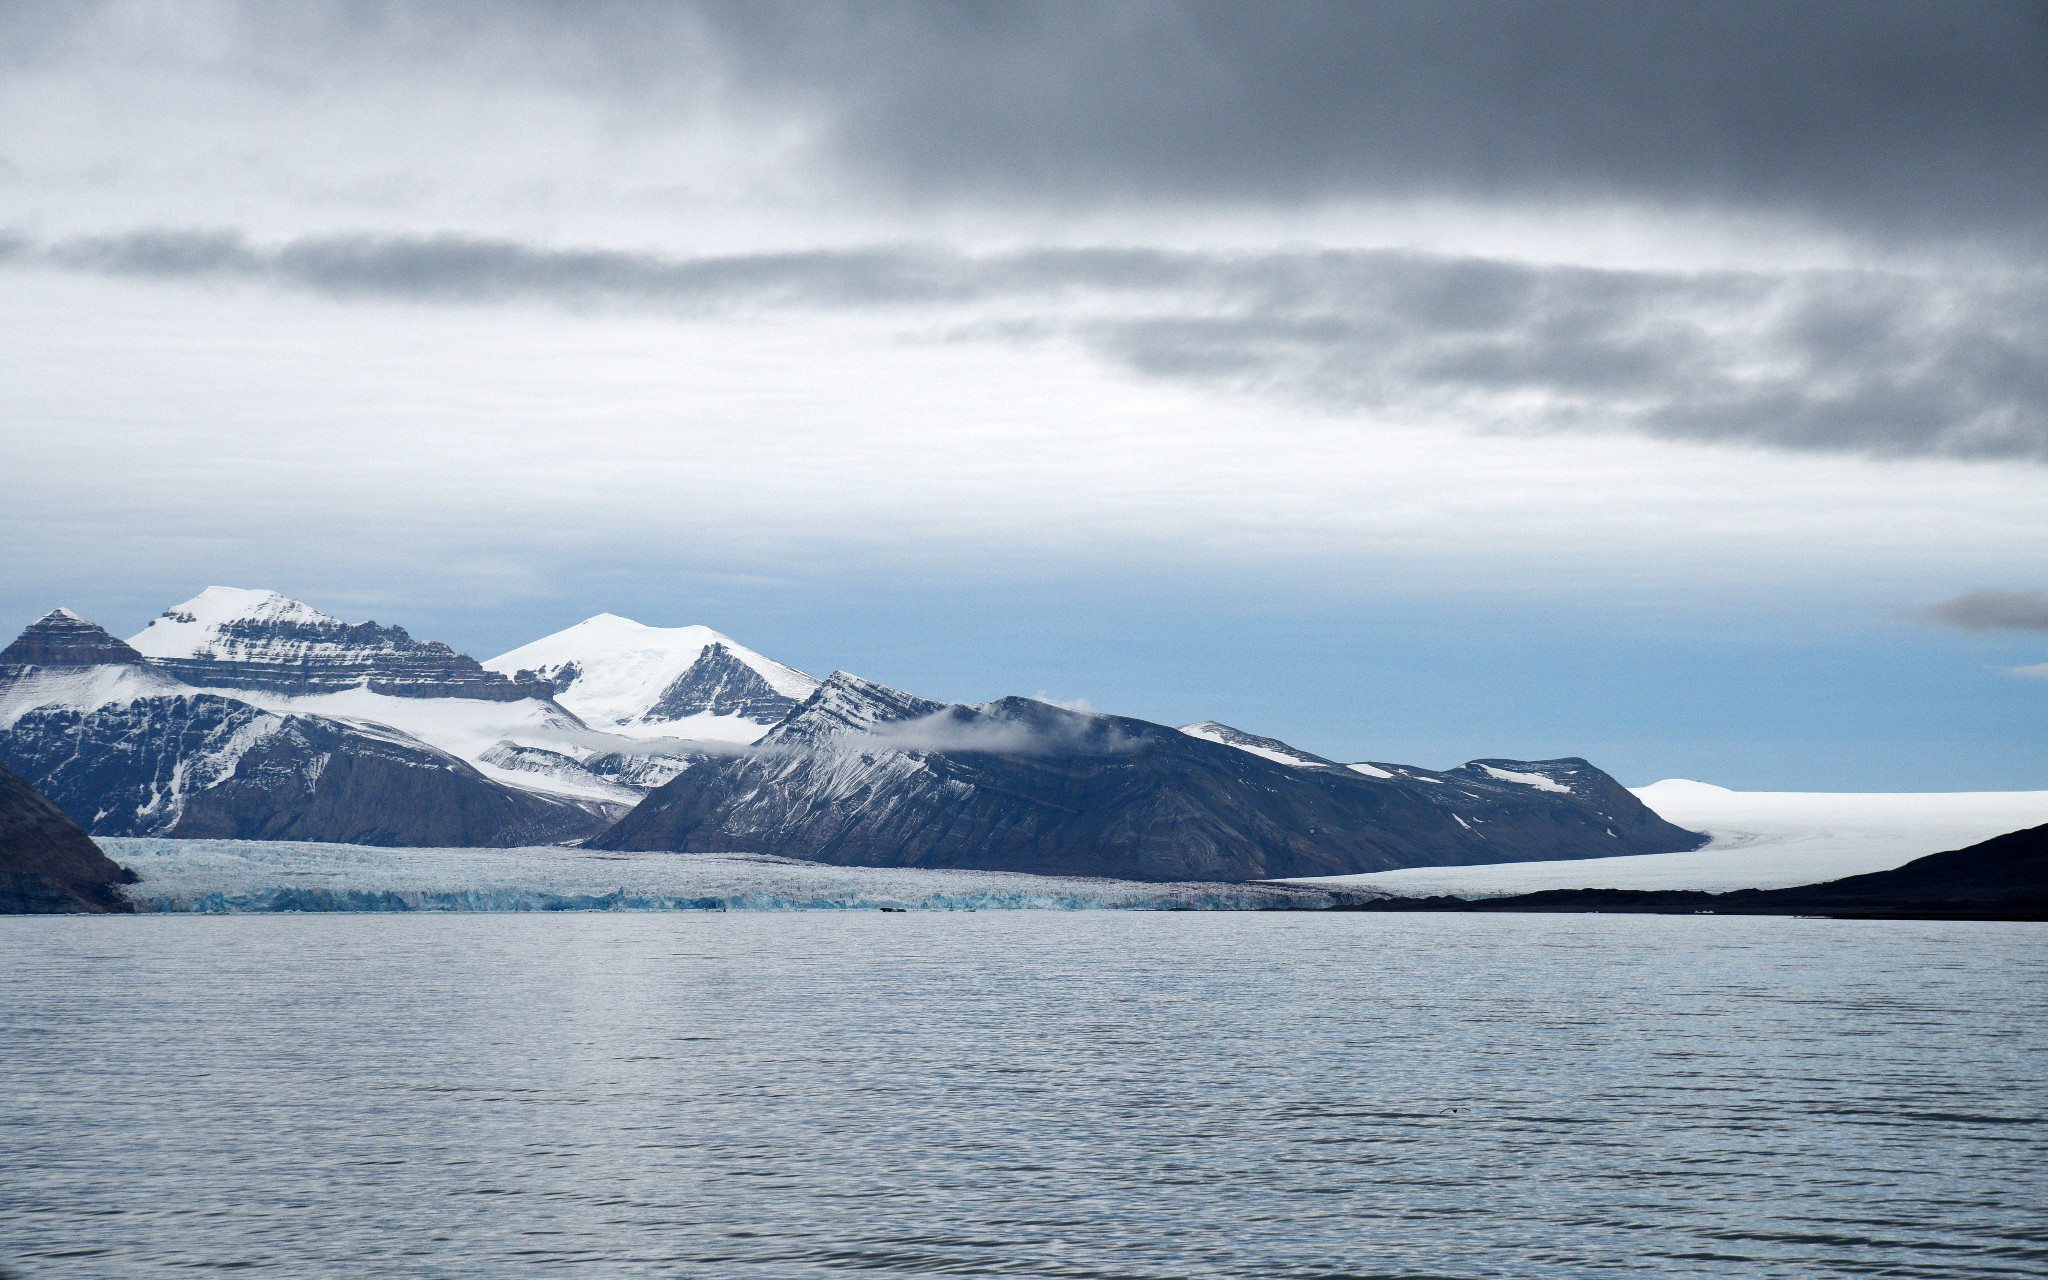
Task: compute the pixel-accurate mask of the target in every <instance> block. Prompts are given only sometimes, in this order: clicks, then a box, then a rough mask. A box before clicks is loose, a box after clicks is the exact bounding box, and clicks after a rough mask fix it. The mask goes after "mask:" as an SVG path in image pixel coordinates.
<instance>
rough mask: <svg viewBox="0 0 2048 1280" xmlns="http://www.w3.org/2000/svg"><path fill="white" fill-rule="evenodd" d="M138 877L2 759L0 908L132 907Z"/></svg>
mask: <svg viewBox="0 0 2048 1280" xmlns="http://www.w3.org/2000/svg"><path fill="white" fill-rule="evenodd" d="M133 883H135V875H134V873H133V872H130V871H127V870H125V869H124V868H122V867H121V866H119V865H118V864H116V863H115V862H114V860H113V859H111V858H109V857H107V855H106V854H105V853H103V852H101V850H100V847H99V846H98V845H96V844H94V843H93V842H92V838H91V837H90V836H87V835H86V834H85V832H84V831H83V830H82V829H80V827H79V825H78V824H77V823H76V822H73V821H72V820H71V818H70V816H69V815H67V814H66V813H65V812H64V811H63V810H62V809H60V808H59V807H57V806H56V805H55V804H52V803H51V802H50V800H49V799H48V798H47V797H46V796H44V795H42V794H41V793H40V792H38V791H37V790H36V789H35V788H34V787H32V786H30V785H29V784H28V781H27V780H26V779H24V778H23V777H22V776H21V775H20V774H17V773H15V772H14V771H13V770H12V769H9V768H7V767H6V766H5V765H0V914H13V915H19V914H24V913H38V914H40V913H46V912H107V911H133V910H134V909H135V908H134V906H133V905H131V904H130V903H129V902H128V901H127V900H126V899H124V898H123V897H121V895H120V894H119V893H118V892H117V891H116V890H115V886H116V885H123V884H133Z"/></svg>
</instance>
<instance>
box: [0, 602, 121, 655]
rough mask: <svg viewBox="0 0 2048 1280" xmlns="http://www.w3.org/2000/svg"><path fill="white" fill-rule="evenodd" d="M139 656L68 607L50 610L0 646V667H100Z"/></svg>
mask: <svg viewBox="0 0 2048 1280" xmlns="http://www.w3.org/2000/svg"><path fill="white" fill-rule="evenodd" d="M141 661H142V655H141V654H139V653H137V652H135V650H134V649H133V648H131V647H130V646H129V644H128V642H127V641H125V640H121V639H117V638H116V637H115V636H113V635H111V634H110V633H109V632H108V631H107V629H106V628H105V627H102V626H100V625H99V624H98V623H96V622H87V621H86V620H85V619H84V618H81V617H79V616H78V615H77V614H75V613H73V612H71V610H69V609H52V610H50V611H49V612H48V613H46V614H44V615H43V616H42V617H40V618H37V619H36V620H35V621H34V622H31V623H30V624H29V625H28V629H27V630H26V631H23V632H22V633H21V634H20V635H19V636H16V637H15V639H14V643H13V644H10V645H8V646H7V647H6V648H5V649H0V667H100V666H106V665H108V664H111V663H130V662H134V663H139V662H141Z"/></svg>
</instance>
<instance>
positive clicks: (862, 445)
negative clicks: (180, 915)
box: [0, 0, 2048, 790]
mask: <svg viewBox="0 0 2048 1280" xmlns="http://www.w3.org/2000/svg"><path fill="white" fill-rule="evenodd" d="M2044 174H2048V7H2044V6H2043V5H2041V4H2038V3H2028V4H2021V3H2014V4H1994V5H1977V4H1968V3H1945V4H1941V5H1930V4H1924V3H1910V4H1908V3H1901V4H1886V3H1869V2H1865V3H1855V4H1828V3H1814V4H1716V3H1703V2H1698V0H1694V2H1689V3H1684V4H1670V5H1656V4H1647V3H1640V2H1636V3H1625V4H1612V5H1608V4H1591V3H1588V4H1577V5H1569V6H1566V5H1545V4H1523V5H1502V4H1471V5H1467V4H1458V3H1448V2H1446V0H1431V2H1430V3H1416V4H1330V5H1319V4H1308V3H1301V4H1290V5H1284V6H1273V5H1263V4H1260V5H1254V4H1242V5H1203V4H1193V5H1186V4H1181V5H1176V4H1154V3H1129V4H1118V3H1101V4H1092V5H1081V4H1060V5H1033V4H1028V3H1022V2H1008V3H994V4H986V5H982V4H943V5H942V4H901V3H892V4H847V5H832V4H823V3H815V2H814V3H805V4H798V5H789V6H781V5H773V4H767V3H761V2H759V0H747V2H745V3H732V4H721V3H703V4H677V5H663V4H653V3H645V2H643V3H635V4H624V3H621V4H607V3H592V2H587V0H586V2H584V3H566V2H564V3H529V4H511V3H507V4H482V3H458V4H447V3H442V4H424V3H422V4H417V5H415V4H407V3H397V2H388V3H368V2H365V3H335V4H319V3H310V2H303V0H302V2H298V3H290V4H284V3H280V4H275V5H245V4H232V3H213V4H208V3H183V4H157V3H133V4H120V3H117V4H104V5H96V4H91V3H80V2H70V3H50V4H35V3H29V4H20V3H0V432H4V444H5V457H6V458H7V459H8V463H9V465H8V466H7V467H6V468H5V470H4V473H0V485H4V498H5V501H4V503H0V536H4V537H5V538H6V540H7V545H8V546H9V548H10V552H9V555H8V556H7V558H6V560H5V562H4V573H0V629H4V630H6V631H8V632H9V633H12V632H13V631H14V630H16V629H18V628H19V627H20V626H21V625H23V624H25V623H26V622H27V621H29V620H30V619H32V618H34V617H36V616H38V615H40V614H41V613H42V612H44V611H46V610H47V609H49V608H51V607H53V606H56V605H60V604H62V605H68V606H69V607H71V608H73V609H76V610H78V611H79V612H81V613H83V614H85V615H86V616H88V617H92V618H95V619H97V620H99V621H102V622H104V623H106V624H107V625H109V626H110V627H112V628H113V629H114V630H116V631H117V632H119V633H122V634H128V633H132V632H133V631H135V630H137V629H139V628H140V627H141V625H142V624H143V623H144V622H145V621H146V620H147V619H148V618H149V617H150V616H152V615H153V614H154V613H156V612H157V611H159V610H161V609H163V608H164V607H166V606H168V605H170V604H172V603H175V602H177V601H179V600H182V599H184V598H186V597H187V596H190V595H191V594H193V593H195V592H196V591H198V590H199V589H200V588H202V587H204V586H206V585H208V584H209V583H223V584H226V585H234V586H267V587H274V588H276V589H278V590H282V591H285V592H287V593H289V594H292V595H295V596H298V597H300V598H302V599H305V600H307V601H309V602H311V603H313V604H315V605H318V606H320V607H322V608H325V609H327V610H328V611H329V612H333V613H337V614H339V615H341V616H344V617H347V618H350V619H361V618H367V617H374V618H376V619H378V620H379V621H385V622H401V623H404V624H406V625H407V626H409V627H410V628H411V629H412V630H413V631H414V633H415V634H418V635H423V636H430V637H433V638H437V639H443V640H446V641H448V642H449V643H451V644H454V645H456V646H457V647H458V648H462V649H465V650H467V651H469V652H471V653H474V654H476V655H477V656H479V657H487V656H490V655H491V654H494V653H496V652H499V651H501V650H504V649H508V648H511V647H513V646H514V645H516V644H519V643H522V642H524V641H526V640H529V639H532V638H534V637H536V636H538V635H540V634H543V633H545V632H548V631H551V630H554V629H557V628H559V627H561V626H563V625H567V624H568V623H571V622H574V621H576V620H578V619H580V618H582V617H585V616H588V615H590V614H593V613H597V612H600V611H605V610H609V611H612V612H617V613H623V614H626V615H628V616H632V617H636V618H639V619H640V620H642V621H645V622H648V623H653V624H661V625H680V624H684V623H693V622H694V623H704V624H707V625H710V626H713V627H717V628H719V629H720V630H723V631H726V632H728V633H729V634H732V635H734V636H735V637H736V638H738V639H740V640H741V641H743V642H744V643H746V644H749V645H751V646H753V647H755V648H757V649H761V650H763V651H765V652H767V653H769V654H771V655H773V656H775V657H777V658H779V659H781V660H783V661H786V662H790V663H792V664H794V665H797V666H800V667H804V668H806V669H809V670H812V671H814V672H817V673H819V674H823V673H824V672H826V671H829V670H831V669H832V668H834V667H845V668H847V669H849V670H853V671H856V672H858V673H860V674H862V675H866V676H869V677H872V678H875V679H880V680H884V681H887V682H889V683H892V684H898V685H901V686H904V687H907V688H910V689H912V690H915V691H916V692H919V693H922V694H925V695H927V696H932V697H940V698H958V699H968V700H981V699H985V698H990V697H995V696H999V695H1002V694H1006V693H1026V694H1043V695H1046V696H1051V697H1056V698H1060V699H1066V700H1072V699H1083V700H1086V701H1087V702H1088V703H1089V704H1091V705H1093V706H1096V707H1097V708H1100V709H1105V710H1115V711H1119V712H1125V713H1128V714H1134V715H1140V716H1146V717H1149V718H1153V719H1160V720H1166V721H1170V722H1174V723H1179V722H1182V721H1187V720H1195V719H1207V718H1216V719H1221V720H1224V721H1226V722H1229V723H1233V724H1236V725H1238V726H1239V727H1241V728H1244V729H1247V730H1250V731H1253V732H1257V733H1263V734H1270V735H1273V736H1277V737H1281V738H1285V739H1288V740H1290V741H1293V742H1296V743H1297V744H1299V745H1300V746H1302V747H1305V748H1308V749H1310V750H1314V751H1317V752H1319V753H1322V754H1325V755H1332V756H1337V757H1341V758H1344V759H1361V758H1375V759H1396V760H1413V761H1415V762H1416V763H1421V764H1428V765H1433V766H1441V765H1447V764H1452V763H1456V762H1458V761H1461V760H1464V759H1466V758H1470V757H1473V756H1481V755H1522V756H1552V755H1564V754H1578V755H1585V756H1588V757H1590V758H1592V759H1593V760H1595V762H1596V763H1600V764H1602V765H1604V766H1606V767H1608V768H1609V769H1611V770H1612V771H1613V772H1615V773H1617V774H1618V775H1620V776H1621V777H1622V778H1623V780H1624V781H1627V782H1629V783H1632V784H1639V783H1643V782H1648V781H1652V780H1654V779H1656V778H1659V777H1665V776H1691V777H1698V778H1702V779H1704V780H1707V781H1713V782H1720V783H1723V784H1724V785H1731V786H1742V787H1782V788H1799V789H1809V788H1829V789H1847V790H1857V789H1909V788H1916V787H1917V788H1936V789H1968V788H1973V787H1984V788H2011V787H2028V788H2048V751H2044V749H2043V743H2044V732H2043V731H2044V728H2048V679H2044V678H2043V677H2044V676H2048V595H2044V594H2043V592H2044V589H2048V265H2044V264H2048V257H2044V254H2048V230H2044V229H2048V181H2044V180H2043V175H2044Z"/></svg>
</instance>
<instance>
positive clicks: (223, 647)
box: [128, 587, 553, 702]
mask: <svg viewBox="0 0 2048 1280" xmlns="http://www.w3.org/2000/svg"><path fill="white" fill-rule="evenodd" d="M128 643H129V644H130V645H132V646H134V648H135V651H136V652H137V653H139V654H141V655H142V656H143V657H145V658H148V659H150V660H151V661H152V663H153V664H154V665H155V666H157V667H158V668H159V669H161V670H163V671H167V672H169V673H170V674H172V675H174V676H177V677H178V678H179V679H181V680H184V681H186V682H187V683H189V684H192V685H194V686H196V687H199V688H209V689H261V690H267V691H269V692H272V693H284V694H315V693H329V692H333V691H334V690H337V689H369V690H371V691H372V692H375V693H382V694H389V695H392V696H396V697H408V698H476V699H483V700H487V701H497V702H512V701H517V700H519V699H521V698H545V697H547V696H548V695H549V694H550V693H552V692H553V690H552V689H550V688H548V687H547V686H546V685H545V684H544V683H542V682H541V681H539V680H534V679H528V680H525V681H520V680H515V679H510V678H508V677H506V676H504V675H501V674H499V673H498V672H495V671H486V670H484V669H483V667H482V666H481V665H479V664H478V662H477V661H476V659H474V658H471V657H467V656H465V655H463V654H459V653H457V652H455V651H454V650H453V649H450V648H449V647H448V646H447V645H445V644H441V643H439V642H438V641H433V640H415V639H413V638H412V637H411V636H410V635H408V634H406V630H405V628H404V627H381V626H378V625H377V624H376V623H375V622H359V623H347V622H343V621H342V620H341V619H339V618H335V617H330V616H329V615H327V614H324V613H322V612H320V611H319V610H318V609H315V608H313V607H312V606H311V605H308V604H305V603H302V602H300V601H298V600H293V599H291V598H290V597H289V596H282V595H279V594H278V593H277V592H275V591H245V590H240V589H238V588H235V587H208V588H207V589H206V590H204V591H202V592H200V593H199V594H198V595H196V596H194V597H192V598H191V599H190V600H187V601H186V602H185V603H183V604H181V605H175V606H173V607H171V608H169V609H166V610H165V611H164V613H163V616H161V617H159V618H157V619H156V620H155V621H153V622H151V623H150V624H149V625H148V626H147V627H144V628H143V629H142V633H141V634H140V635H136V636H133V637H131V638H130V639H129V641H128Z"/></svg>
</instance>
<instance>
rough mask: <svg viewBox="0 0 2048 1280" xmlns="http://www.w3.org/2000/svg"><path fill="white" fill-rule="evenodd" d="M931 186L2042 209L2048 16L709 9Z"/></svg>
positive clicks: (762, 74)
mask: <svg viewBox="0 0 2048 1280" xmlns="http://www.w3.org/2000/svg"><path fill="white" fill-rule="evenodd" d="M701 12H702V13H704V14H705V15H706V16H707V18H708V20H709V23H710V26H711V29H712V30H713V31H714V32H715V33H716V34H717V35H718V36H719V37H720V38H722V39H723V41H724V42H725V44H726V46H727V48H728V49H729V50H730V51H731V54H732V60H733V65H734V66H735V67H736V68H737V70H738V72H739V74H740V75H741V76H743V77H744V78H745V80H746V82H747V83H749V84H751V85H754V86H757V87H758V88H759V89H760V90H762V91H766V92H773V93H778V94H785V95H793V96H798V97H805V98H809V99H811V100H814V101H817V102H819V103H820V104H821V105H822V107H823V108H824V109H825V112H826V115H827V118H828V119H830V120H831V121H832V122H833V126H834V135H833V136H834V137H835V138H836V140H837V142H838V144H839V146H840V147H842V148H843V149H844V151H845V152H846V153H847V154H849V155H852V156H854V157H857V158H858V160H859V161H860V162H861V163H863V164H867V165H873V166H876V167H877V168H879V169H880V170H882V171H885V172H887V173H889V174H891V175H893V176H895V177H897V178H898V179H900V180H902V181H905V182H908V183H911V184H915V185H918V186H926V187H938V188H960V187H974V186H982V187H987V188H991V189H995V190H998V191H1003V192H1009V193H1042V192H1046V191H1051V192H1056V193H1058V194H1060V195H1063V196H1069V197H1080V198H1084V199H1085V198H1090V197H1093V196H1097V195H1100V194H1104V193H1139V194H1160V195H1167V196H1170V197H1174V198H1195V199H1210V198H1216V197H1218V196H1222V197H1226V198H1231V197H1249V198H1253V199H1282V200H1286V199H1294V198H1299V197H1304V196H1318V195H1327V194H1367V195H1372V194H1380V193H1386V192H1393V193H1410V192H1420V193H1444V194H1453V195H1474V196H1479V197H1482V198H1493V197H1504V198H1509V199H1518V198H1531V197H1533V198H1536V199H1548V198H1552V197H1560V196H1584V195H1592V196H1595V197H1604V196H1618V197H1621V198H1626V199H1646V200H1650V201H1653V202H1662V201H1678V202H1701V201H1703V202H1709V203H1726V204H1731V205H1739V206H1750V205H1756V206H1767V207H1774V208H1784V209H1790V210H1802V211H1812V212H1822V213H1826V214H1828V215H1831V216H1834V217H1841V218H1847V219H1849V220H1851V221H1854V222H1857V223H1909V224H1922V225H1929V226H1943V225H1949V224H1951V223H1964V224H1984V223H2002V224H2004V225H2007V226H2024V224H2025V222H2026V220H2028V219H2030V218H2032V217H2034V216H2037V215H2038V214H2040V213H2041V212H2042V211H2043V210H2044V208H2048V199H2044V191H2043V188H2044V184H2043V183H2042V182H2041V180H2040V175H2041V174H2042V173H2043V172H2048V6H2043V5H2042V4H2040V3H2037V2H2027V0H2021V2H2017V3H1969V2H1963V3H1942V4H1926V3H1920V2H1910V3H1900V2H1887V0H1855V2H1853V3H1837V2H1828V0H1815V2H1807V3H1795V4H1765V3H1757V2H1754V0H1747V2H1736V3H1728V2H1716V0H1688V2H1686V3H1645V2H1644V0H1609V2H1600V0H1574V2H1572V3H1536V4H1504V3H1498V2H1497V0H1393V2H1382V3H1373V4H1357V3H1348V2H1331V3H1293V4H1285V5H1273V4H1251V3H1122V4H1107V5H1097V6H1076V5H1068V4H1019V3H1003V4H987V5H982V4H909V5H862V4H850V5H849V4H840V5H831V6H827V7H824V8H820V7H819V6H817V5H813V4H805V5H801V6H781V5H767V6H763V5H761V4H758V3H755V2H754V0H744V2H737V0H736V2H735V3H731V4H723V3H720V4H710V5H706V6H705V7H704V8H703V9H702V10H701Z"/></svg>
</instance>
